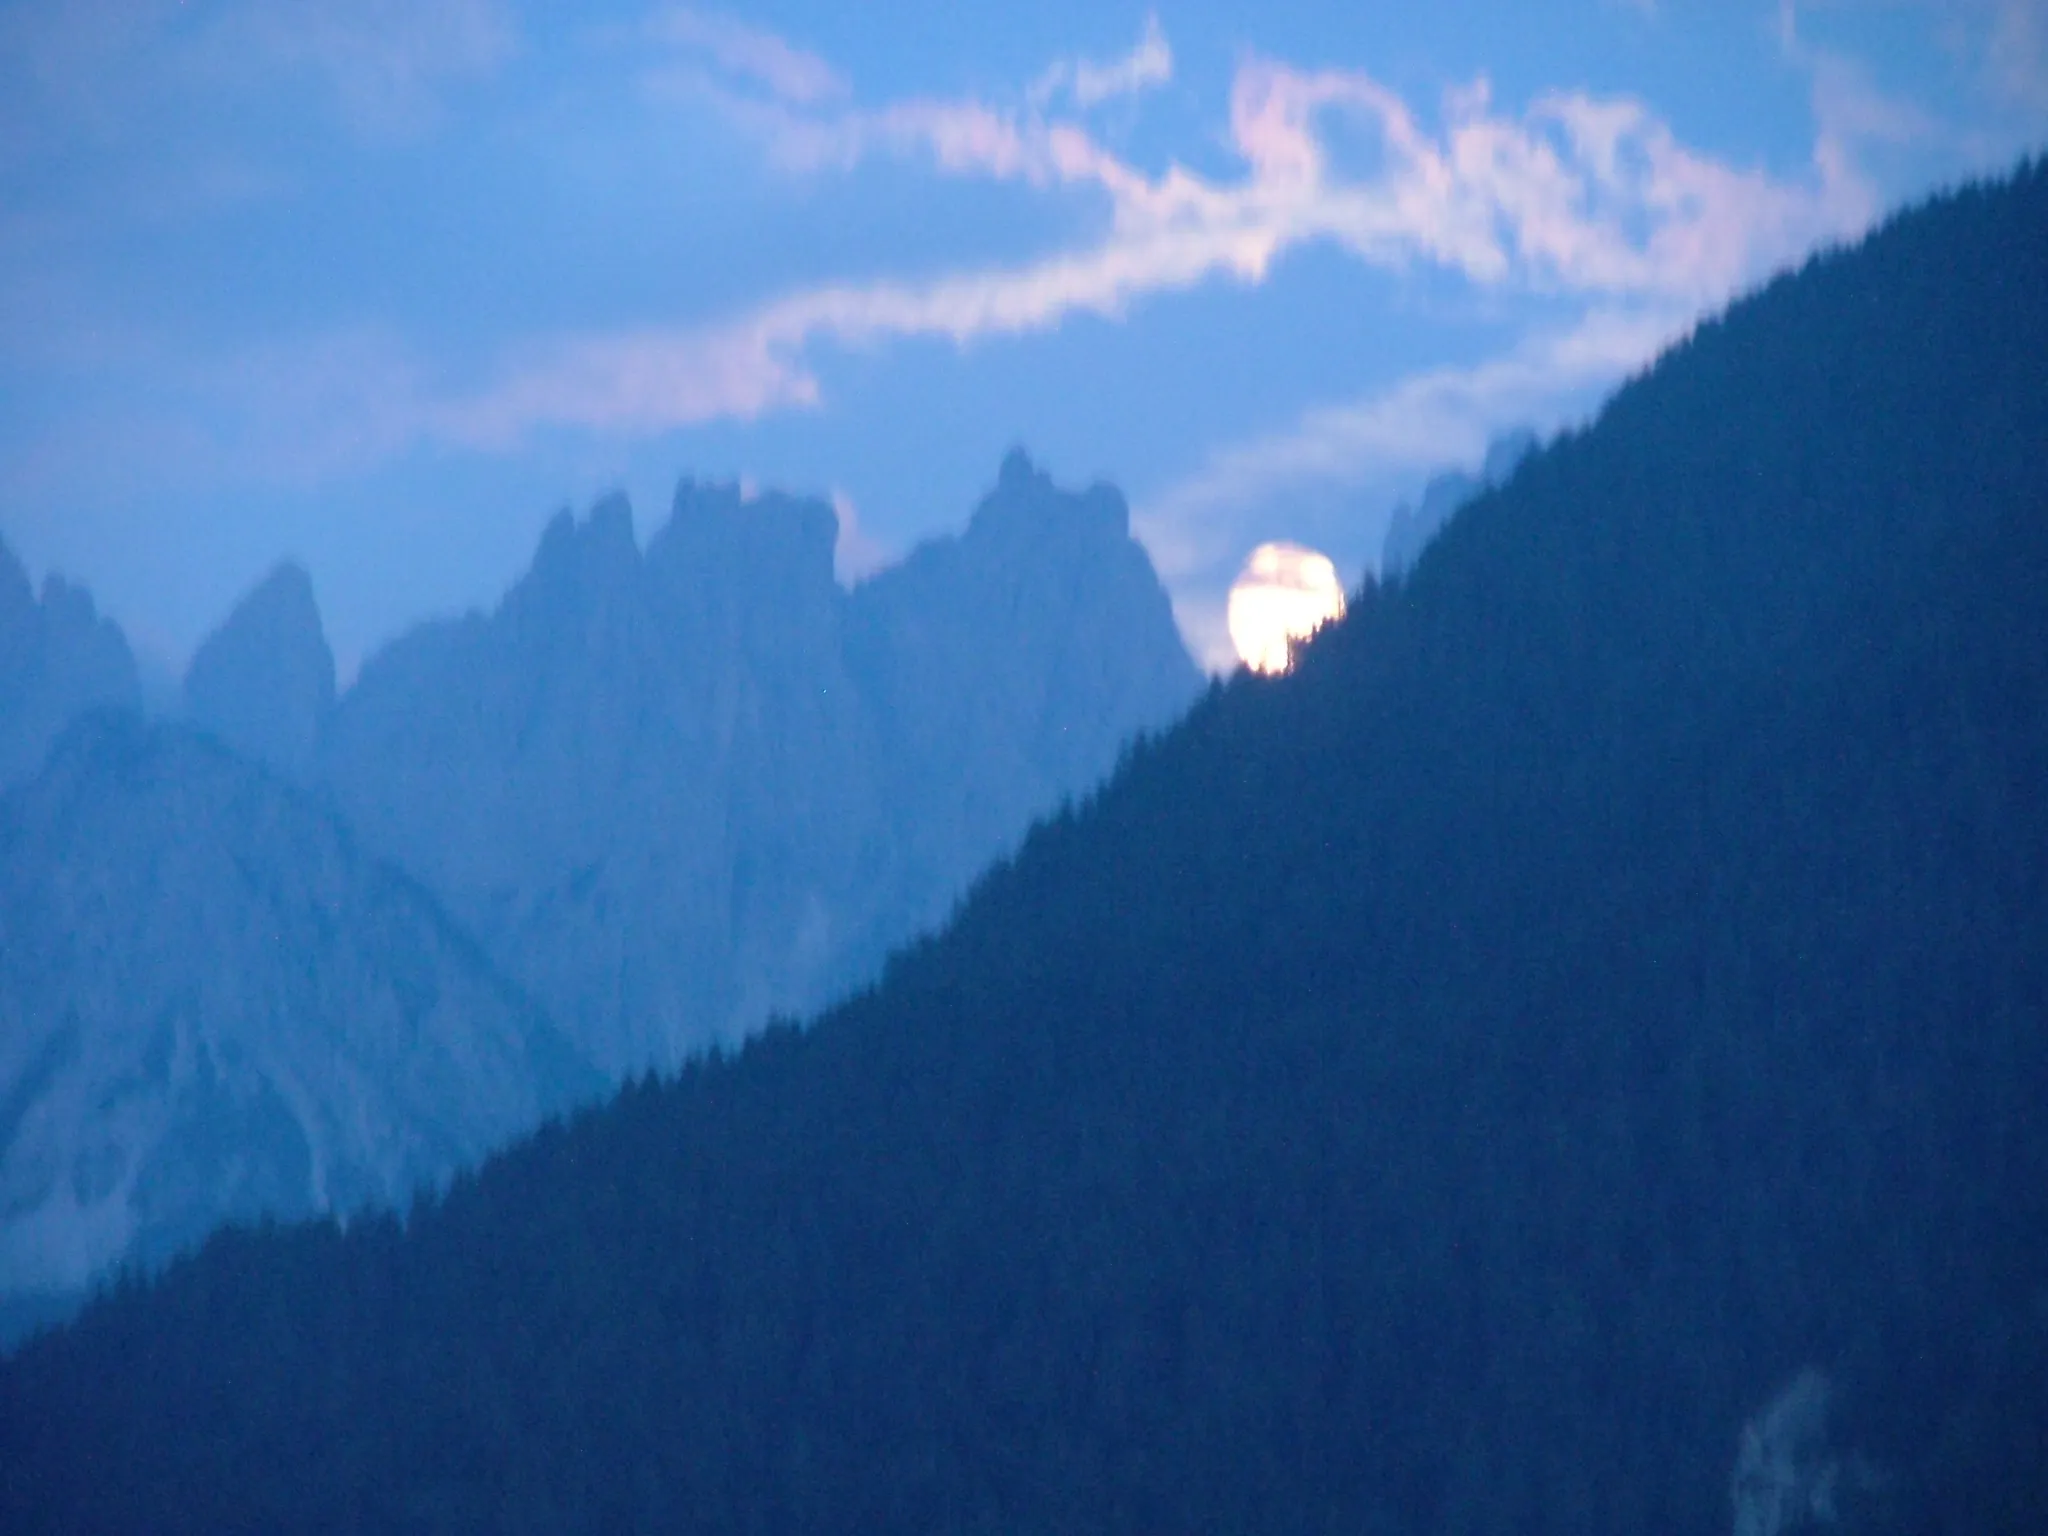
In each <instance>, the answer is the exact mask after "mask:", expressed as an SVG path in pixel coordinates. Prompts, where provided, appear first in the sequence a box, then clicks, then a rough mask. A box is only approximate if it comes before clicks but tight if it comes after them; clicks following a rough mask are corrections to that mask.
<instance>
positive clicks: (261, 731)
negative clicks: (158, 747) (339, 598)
mask: <svg viewBox="0 0 2048 1536" xmlns="http://www.w3.org/2000/svg"><path fill="white" fill-rule="evenodd" d="M183 702H184V706H185V712H186V714H187V715H188V716H189V717H190V718H191V719H192V720H193V721H195V722H196V723H198V724H199V725H202V726H204V727H205V728H206V729H207V730H209V731H211V732H213V733H214V734H215V735H216V736H218V737H219V738H220V739H221V740H222V741H224V742H226V743H227V744H228V745H229V746H231V747H233V748H235V750H236V751H238V752H241V753H243V754H244V755H245V756H248V757H252V758H255V759H256V760H257V761H259V762H264V763H268V764H270V765H271V766H273V767H275V768H279V769H282V770H283V771H285V772H287V773H293V774H300V773H303V772H305V771H306V769H307V768H308V767H309V766H310V765H311V762H312V758H313V750H314V747H315V746H316V745H317V744H318V742H319V739H320V731H321V729H322V727H324V726H325V725H326V723H327V716H328V714H329V713H330V712H332V710H333V708H334V653H333V652H332V651H331V650H329V649H328V646H327V636H326V633H325V632H324V631H323V630H322V628H321V626H320V610H319V608H318V607H317V606H316V605H315V604H314V601H313V583H312V581H311V579H310V578H308V576H307V575H306V572H305V570H304V569H303V568H302V567H300V566H298V565H295V564H292V563H290V562H287V563H285V564H283V565H280V566H278V567H277V569H275V570H274V571H272V572H271V573H270V574H269V575H268V576H266V577H265V578H264V579H263V581H262V583H261V584H259V585H258V586H257V587H256V589H255V590H254V591H252V592H251V593H250V594H249V595H248V596H247V597H245V598H243V599H242V601H241V602H240V603H239V604H238V605H236V608H235V611H234V612H233V613H232V614H230V615H229V616H228V620H227V622H226V623H224V624H223V625H221V627H220V628H219V629H217V630H215V631H214V632H213V633H212V634H211V635H209V636H208V637H207V638H206V640H205V641H204V643H202V644H201V645H200V647H199V649H198V651H197V652H195V653H194V655H193V657H192V664H191V666H190V668H189V669H188V670H187V671H186V673H185V685H184V701H183Z"/></svg>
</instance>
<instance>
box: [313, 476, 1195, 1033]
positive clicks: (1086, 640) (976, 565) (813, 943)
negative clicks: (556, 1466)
mask: <svg viewBox="0 0 2048 1536" xmlns="http://www.w3.org/2000/svg"><path fill="white" fill-rule="evenodd" d="M835 530H836V524H835V520H834V518H833V514H832V511H831V509H830V507H828V506H827V505H825V504H824V503H823V502H819V501H813V500H800V499H793V498H788V497H783V496H776V495H770V496H765V497H762V498H759V499H758V500H754V501H743V499H742V498H741V496H740V494H739V491H738V490H737V488H736V487H732V486H707V485H699V484H696V483H695V482H692V481H685V482H684V483H683V485H682V487H681V488H680V489H679V490H678V492H677V495H676V500H675V505H674V508H673V511H672V514H671V516H670V518H669V521H668V523H667V524H666V525H665V526H664V527H663V528H662V529H661V531H660V532H659V533H657V534H656V535H655V536H654V538H653V539H652V540H651V541H650V543H649V544H648V547H647V549H646V551H645V552H644V554H643V553H642V552H641V551H640V550H639V549H638V548H637V546H636V545H635V542H634V539H633V533H632V521H631V516H630V512H629V510H628V508H627V507H626V505H625V503H624V502H623V501H622V500H616V499H614V500H611V501H607V502H604V503H601V504H600V505H599V506H597V507H596V508H594V509H593V510H592V511H591V513H590V514H589V516H588V517H587V518H585V519H584V520H582V521H581V522H578V521H576V520H575V519H573V518H571V517H570V516H568V515H567V514H564V515H563V516H561V517H560V518H558V519H557V520H556V521H555V523H554V524H553V525H552V526H551V527H550V528H549V529H548V531H547V533H546V535H545V536H544V538H543V539H542V542H541V547H540V550H539V552H538V554H537V555H536V557H535V560H534V564H533V567H532V569H531V570H530V571H529V573H528V574H527V576H526V577H525V578H524V579H523V580H522V581H521V582H520V583H519V584H518V585H517V586H516V587H515V588H514V589H513V590H512V592H511V593H510V594H509V595H508V596H507V598H506V599H505V601H504V603H503V604H502V605H501V606H500V607H499V608H498V609H497V611H496V612H494V613H492V614H490V615H488V616H482V615H477V616H472V617H470V618H468V619H464V620H461V621H458V622H453V623H445V624H439V625H434V626H429V627H426V628H424V629H421V630H418V631H415V632H414V633H413V634H411V635H409V636H407V637H405V638H404V639H402V640H400V641H399V642H397V643H396V644H395V645H393V646H392V647H390V648H389V649H388V650H387V651H385V652H384V653H382V654H381V655H379V656H377V657H375V658H373V659H372V660H371V662H370V663H369V664H368V665H366V666H365V668H364V670H363V674H362V677H361V679H360V681H359V682H358V683H357V685H356V687H355V688H354V689H353V690H352V691H351V692H350V694H349V695H348V696H347V698H345V699H344V700H343V702H342V704H341V705H340V707H339V708H338V710H337V711H336V713H335V715H334V718H333V723H332V727H331V729H330V730H329V731H328V733H327V735H326V738H325V741H324V744H323V747H322V751H321V754H320V762H319V774H320V778H321V781H322V782H323V783H324V784H325V785H326V786H327V788H328V789H329V790H330V791H331V792H332V793H333V795H334V796H335V797H336V799H337V800H338V802H339V803H340V804H341V805H343V806H344V807H345V808H346V810H347V812H348V814H349V815H350V816H351V818H353V819H354V820H355V821H356V822H357V823H358V824H359V825H361V826H362V827H363V829H364V830H365V833H366V835H367V836H369V837H370V838H371V840H372V841H373V842H374V843H375V844H376V845H377V846H378V847H379V848H381V849H383V850H385V851H386V852H388V853H390V854H391V855H392V856H393V857H395V858H397V859H399V860H401V861H403V862H405V863H406V864H407V865H408V866H409V867H410V868H412V869H413V870H415V871H416V872H417V873H418V874H419V875H420V877H421V878H422V879H423V880H425V881H426V882H427V883H428V884H430V885H431V886H433V887H434V889H435V890H436V891H437V892H439V893H441V894H442V895H443V896H444V897H445V898H446V899H447V900H448V901H449V902H450V904H451V905H452V906H453V907H454V909H455V910H456V911H457V912H458V913H459V914H460V915H461V916H462V917H463V918H464V919H465V920H466V921H468V922H469V923H471V924H472V925H473V926H474V928H475V930H476V931H477V932H478V933H479V934H480V935H481V937H482V939H483V941H484V943H485V945H486V947H487V948H488V949H489V950H490V951H491V953H492V954H493V955H494V956H495V957H496V958H497V959H498V960H499V961H500V962H501V963H502V964H503V965H504V966H505V967H506V968H507V969H508V970H509V971H511V972H512V973H513V974H514V975H516V976H517V977H518V978H519V979H520V980H521V981H522V982H524V983H525V984H526V985H527V986H529V987H530V988H531V989H532V990H533V991H534V992H535V994H536V995H537V996H539V997H540V998H541V999H542V1000H543V1001H544V1002H545V1003H546V1004H547V1005H548V1006H549V1008H550V1009H551V1011H552V1012H553V1013H554V1014H555V1016H556V1017H558V1018H560V1019H562V1020H563V1021H565V1024H567V1025H568V1026H569V1027H571V1028H572V1029H573V1031H574V1032H575V1033H576V1034H577V1037H578V1038H579V1040H580V1041H582V1042H583V1043H584V1044H585V1046H586V1048H587V1049H588V1050H589V1051H590V1053H591V1054H592V1055H593V1056H594V1057H595V1058H596V1059H597V1060H599V1061H600V1062H601V1063H603V1064H604V1065H605V1066H606V1067H608V1068H609V1069H610V1070H612V1071H614V1072H626V1071H632V1070H637V1069H639V1068H641V1067H644V1066H646V1065H649V1064H651V1063H662V1064H666V1063H672V1062H674V1061H676V1060H678V1059H679V1058H680V1057H681V1056H682V1055H683V1054H685V1053H686V1052H688V1051H689V1050H691V1049H693V1048H695V1047H698V1046H701V1045H703V1044H705V1043H707V1042H709V1041H711V1040H716V1039H722V1038H730V1037H732V1036H733V1035H734V1034H736V1033H738V1032H741V1031H743V1030H745V1029H747V1028H750V1027H753V1026H755V1025H758V1024H760V1023H761V1022H763V1021H765V1020H766V1019H767V1018H768V1017H770V1016H771V1015H772V1014H775V1013H788V1014H803V1013H807V1012H809V1011H811V1010H812V1009H814V1008H816V1007H817V1006H819V1005H821V1004H822V1003H824V1002H825V1001H827V1000H828V999H829V998H830V997H832V996H833V995H834V994H835V993H837V992H839V991H841V990H843V989H845V988H846V987H848V986H850V985H852V984H855V983H856V982H857V981H858V980H860V979H861V978H862V977H864V976H865V975H867V974H868V973H870V972H871V971H872V969H873V968H874V966H875V965H877V964H878V963H879V961H880V959H881V957H882V956H883V954H885V953H886V951H887V950H888V948H889V947H891V946H892V945H894V944H896V943H899V942H901V941H902V940H904V939H906V938H908V937H910V936H911V935H912V934H914V933H915V932H917V931H918V930H919V929H920V928H921V927H923V926H924V925H926V924H928V923H930V922H932V921H934V920H936V919H937V918H939V917H941V916H943V914H944V912H945V909H946V907H947V906H948V905H949V904H950V903H951V902H952V901H953V900H954V899H955V898H956V897H957V895H958V894H959V893H960V891H961V890H962V889H963V888H964V886H965V884H966V882H967V881H968V879H970V878H971V877H972V875H973V874H974V872H975V871H976V870H978V869H979V868H981V867H982V866H983V865H984V864H986V863H987V862H989V861H990V860H991V859H993V858H995V857H997V856H998V855H1000V854H1001V853H1002V852H1004V851H1005V849H1006V848H1007V847H1008V846H1009V844H1010V843H1011V842H1012V841H1013V840H1014V839H1016V838H1017V837H1019V836H1021V834H1022V833H1023V831H1024V829H1025V827H1026V826H1027V825H1028V824H1029V822H1030V820H1031V819H1032V818H1033V817H1034V816H1036V815H1039V814H1042V813H1044V812H1046V811H1049V810H1051V809H1053V808H1055V807H1056V806H1057V805H1058V803H1059V801H1060V799H1061V798H1062V797H1063V796H1069V795H1074V794H1078V793H1081V792H1083V791H1085V790H1086V789H1087V788H1088V787H1089V786H1091V785H1092V784H1093V783H1094V782H1095V781H1096V780H1097V779H1098V778H1100V777H1101V776H1102V775H1103V774H1104V773H1106V772H1107V771H1108V770H1109V768H1110V767H1112V766H1113V765H1114V762H1115V757H1116V753H1117V752H1118V750H1119V749H1120V747H1121V746H1122V744H1123V743H1124V742H1125V741H1127V740H1128V739H1129V737H1130V736H1131V735H1132V734H1133V733H1134V732H1136V731H1138V730H1140V729H1143V728H1146V727H1151V726H1158V725H1162V724H1164V723H1165V722H1166V721H1168V720H1170V719H1171V718H1172V717H1173V716H1174V715H1175V714H1177V713H1178V711H1179V710H1180V709H1181V708H1182V707H1183V706H1185V704H1186V703H1187V702H1188V701H1189V700H1190V699H1191V698H1192V697H1193V695H1194V693H1195V691H1196V689H1197V687H1198V685H1199V676H1198V674H1197V672H1196V670H1195V668H1194V666H1193V664H1192V663H1191V662H1190V661H1189V659H1188V657H1187V654H1186V652H1185V650H1184V649H1183V648H1182V646H1181V642H1180V639H1179V635H1178V633H1177V631H1176V630H1175V629H1174V626H1173V619H1172V614H1171V610H1170V607H1169V605H1168V603H1167V599H1166V596H1165V593H1164V592H1163V591H1162V590H1161V588H1160V586H1159V583H1158V581H1157V579H1156V577H1155V576H1154V575H1153V572H1152V569H1151V566H1150V564H1149V562H1148V561H1147V560H1146V558H1145V555H1144V552H1143V551H1142V550H1141V549H1140V548H1139V547H1138V546H1137V545H1136V544H1135V543H1134V542H1133V541H1132V540H1131V538H1130V535H1129V530H1128V514H1127V512H1126V509H1125V507H1124V504H1123V501H1122V498H1121V497H1120V496H1119V495H1118V494H1117V493H1116V492H1115V491H1113V490H1111V489H1109V488H1108V487H1097V488H1095V489H1093V490H1090V491H1088V492H1086V493H1083V494H1079V495H1075V494H1069V493H1065V492H1061V491H1059V490H1058V489H1057V488H1055V487H1054V486H1053V485H1052V483H1051V482H1050V481H1049V480H1048V479H1047V478H1046V477H1045V476H1043V475H1041V474H1040V473H1038V472H1037V471H1036V470H1035V469H1033V468H1032V466H1031V465H1030V463H1029V461H1028V460H1026V459H1024V458H1023V456H1022V455H1015V456H1013V457H1012V459H1011V460H1010V461H1009V462H1008V463H1007V464H1006V465H1005V466H1004V470H1003V474H1002V478H1001V482H1000V484H999V485H998V487H997V488H996V490H995V492H994V493H993V494H992V495H991V496H990V497H989V498H988V499H987V500H986V501H985V502H984V503H983V505H982V507H981V508H980V510H979V511H978V512H977V513H976V515H975V517H974V519H973V521H972V523H971V524H970V526H969V528H968V530H967V532H966V533H965V534H964V535H963V536H961V537H959V538H956V539H943V540H938V541H934V542H933V543H931V544H928V545H926V546H923V547H922V548H920V549H919V550H917V551H916V552H914V553H913V554H912V555H911V556H910V558H909V559H908V560H907V561H905V562H904V564H903V565H902V566H900V567H898V568H896V569H895V570H892V571H889V572H885V573H883V574H882V575H880V576H878V577H876V578H875V579H874V580H872V581H870V582H868V583H866V584H865V585H863V586H860V587H858V588H856V589H855V590H854V591H852V592H851V593H849V592H846V591H844V590H842V589H841V588H840V587H839V586H837V585H836V584H835V582H834V581H833V577H832V545H833V540H834V535H835Z"/></svg>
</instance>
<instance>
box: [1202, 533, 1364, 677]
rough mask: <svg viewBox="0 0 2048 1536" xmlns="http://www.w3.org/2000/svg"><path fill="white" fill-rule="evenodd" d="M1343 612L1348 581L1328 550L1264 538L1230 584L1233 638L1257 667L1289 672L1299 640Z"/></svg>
mask: <svg viewBox="0 0 2048 1536" xmlns="http://www.w3.org/2000/svg"><path fill="white" fill-rule="evenodd" d="M1343 616H1344V586H1343V583H1342V582H1340V581H1338V580H1337V567H1336V566H1334V565H1332V564H1331V563H1330V557H1329V556H1328V555H1323V554H1318V553H1317V552H1316V551H1315V550H1312V549H1304V548H1302V547H1301V546H1300V545H1299V544H1261V545H1260V546H1259V547H1258V548H1257V549H1255V550H1253V551H1252V557H1251V558H1250V559H1249V560H1247V561H1245V563H1244V569H1243V570H1242V571H1241V572H1239V573H1238V578H1237V580H1236V581H1235V582H1234V583H1232V585H1231V588H1230V641H1231V644H1233V645H1235V646H1236V647H1237V654H1238V655H1239V656H1241V657H1242V658H1243V659H1244V664H1245V665H1246V666H1248V667H1250V668H1251V669H1252V670H1253V671H1254V672H1285V671H1286V670H1287V668H1288V665H1289V663H1290V662H1291V661H1292V659H1293V656H1292V651H1293V646H1294V642H1295V641H1297V640H1306V639H1307V638H1308V637H1309V636H1310V635H1312V634H1314V633H1315V632H1316V630H1317V629H1318V628H1319V627H1320V626H1322V625H1324V624H1327V623H1328V622H1329V621H1330V620H1332V619H1337V618H1342V617H1343Z"/></svg>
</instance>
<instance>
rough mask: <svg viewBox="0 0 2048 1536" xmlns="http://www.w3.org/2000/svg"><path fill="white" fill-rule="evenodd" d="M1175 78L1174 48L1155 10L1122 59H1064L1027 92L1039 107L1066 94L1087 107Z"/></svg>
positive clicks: (1074, 101) (1075, 102) (1146, 89)
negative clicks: (1134, 43) (1135, 42)
mask: <svg viewBox="0 0 2048 1536" xmlns="http://www.w3.org/2000/svg"><path fill="white" fill-rule="evenodd" d="M1172 79H1173V49H1172V47H1171V46H1169V45H1168V43H1167V41H1166V33H1165V32H1164V31H1163V30H1162V29H1161V28H1160V25H1159V16H1158V14H1157V13H1156V12H1154V13H1152V14H1149V15H1147V16H1146V18H1145V35H1144V36H1143V37H1141V38H1139V39H1138V45H1137V46H1136V47H1135V48H1133V49H1132V50H1131V51H1130V52H1129V53H1127V54H1125V55H1124V56H1123V57H1122V58H1120V59H1113V60H1111V61H1110V62H1109V63H1107V64H1098V63H1096V62H1095V61H1094V60H1092V59H1061V60H1059V61H1058V62H1057V63H1055V64H1052V65H1050V66H1048V67H1047V69H1046V71H1045V73H1044V74H1042V75H1040V76H1039V77H1038V78H1037V79H1036V80H1034V81H1033V82H1032V83H1031V88H1030V89H1029V90H1028V91H1027V92H1026V93H1025V95H1026V97H1027V98H1028V99H1029V100H1030V102H1031V103H1032V105H1033V106H1037V107H1044V106H1045V105H1046V104H1047V103H1049V102H1051V101H1054V100H1056V99H1058V98H1059V97H1060V96H1062V95H1064V96H1067V97H1070V98H1071V99H1072V100H1073V103H1074V105H1075V106H1077V107H1080V108H1082V109H1084V110H1085V109H1087V108H1089V107H1094V106H1099V105H1101V104H1102V103H1103V102H1105V101H1109V100H1111V99H1113V98H1115V97H1118V96H1135V95H1137V94H1139V93H1140V92H1142V91H1149V90H1151V89H1152V88H1153V87H1155V86H1160V85H1165V84H1166V83H1167V82H1168V81H1170V80H1172Z"/></svg>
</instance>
